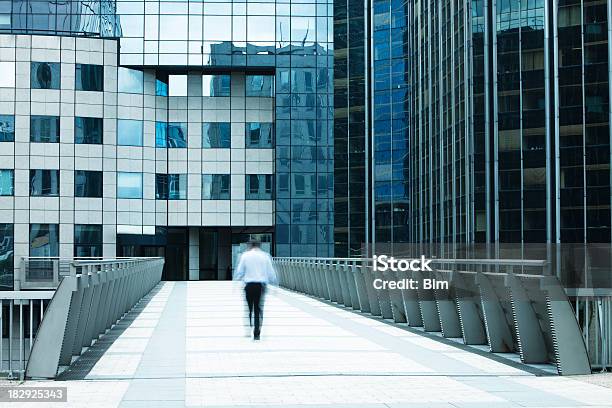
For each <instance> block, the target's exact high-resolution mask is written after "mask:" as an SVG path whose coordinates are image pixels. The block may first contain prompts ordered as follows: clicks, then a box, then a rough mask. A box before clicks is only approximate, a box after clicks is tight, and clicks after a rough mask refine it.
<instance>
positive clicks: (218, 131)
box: [202, 122, 232, 149]
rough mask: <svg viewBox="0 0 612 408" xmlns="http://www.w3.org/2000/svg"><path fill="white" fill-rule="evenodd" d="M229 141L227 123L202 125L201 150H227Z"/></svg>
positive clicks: (229, 128) (229, 133)
mask: <svg viewBox="0 0 612 408" xmlns="http://www.w3.org/2000/svg"><path fill="white" fill-rule="evenodd" d="M231 139H232V138H231V125H230V123H229V122H207V123H202V148H205V149H206V148H216V149H229V148H230V147H231Z"/></svg>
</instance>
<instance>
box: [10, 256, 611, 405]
mask: <svg viewBox="0 0 612 408" xmlns="http://www.w3.org/2000/svg"><path fill="white" fill-rule="evenodd" d="M275 262H276V267H277V271H278V274H279V279H280V283H281V287H273V288H270V289H269V291H268V293H267V295H266V302H265V308H264V321H263V330H262V338H261V341H253V340H252V339H251V334H250V328H249V325H248V320H247V319H246V310H245V309H246V307H245V304H244V299H243V297H244V294H243V291H242V285H241V284H240V283H237V282H160V276H161V268H162V265H163V261H162V260H161V259H129V260H125V259H124V260H113V261H72V262H68V263H67V264H66V266H64V267H63V268H62V267H60V265H59V264H58V266H57V267H54V268H53V270H54V271H55V272H57V273H58V274H59V273H61V272H59V271H61V270H62V269H63V270H65V271H67V272H66V274H65V275H63V276H54V278H53V281H56V282H59V286H58V289H57V290H56V291H55V292H45V293H43V292H40V293H34V292H25V294H24V293H23V292H22V293H20V294H19V296H21V298H20V299H15V300H13V301H11V302H9V304H10V310H9V311H8V313H4V315H7V316H9V321H8V322H6V317H5V318H4V319H5V323H4V326H3V320H2V317H0V331H2V332H3V333H4V332H6V331H7V330H5V328H6V324H7V323H8V324H9V326H8V328H9V330H8V332H9V335H8V338H9V339H11V340H10V341H8V343H7V342H6V341H4V340H3V342H2V343H0V363H3V364H2V366H1V367H0V371H4V372H8V373H9V375H11V374H13V375H15V374H19V375H20V376H25V377H26V378H27V379H28V381H27V382H26V383H25V386H34V385H43V386H49V385H54V386H58V385H60V386H65V387H67V389H68V406H79V404H82V405H83V406H88V407H90V406H101V407H107V406H125V407H130V406H134V407H136V406H138V407H141V406H147V407H149V406H164V407H167V406H170V407H172V406H213V407H230V406H262V407H263V406H270V405H276V406H282V407H292V406H310V407H312V406H322V405H329V404H333V405H334V406H344V407H357V408H359V407H363V408H366V407H368V408H369V407H400V406H411V407H412V406H427V407H478V406H487V407H488V406H491V404H493V406H557V407H574V406H578V405H580V406H609V404H610V401H611V400H612V388H605V387H601V386H598V385H594V384H592V383H591V382H592V381H593V378H594V377H592V376H578V377H576V376H574V377H572V376H570V375H571V374H586V373H587V372H590V370H591V361H593V356H589V355H588V351H587V347H586V346H585V341H584V339H583V335H582V333H581V330H580V327H579V326H578V324H577V321H576V318H575V317H574V314H573V313H574V312H573V310H572V307H571V305H570V303H569V301H568V298H567V296H566V294H565V292H564V291H563V288H562V287H561V286H560V284H559V281H558V280H557V279H556V278H555V277H554V276H551V275H549V274H547V273H546V271H544V270H542V268H544V267H545V263H542V262H535V263H534V262H525V261H521V262H520V263H516V262H512V261H507V262H506V263H505V264H503V265H502V264H500V263H499V261H482V262H476V263H475V261H469V262H465V261H461V260H453V261H446V260H436V265H435V271H436V272H435V273H431V274H424V273H418V272H415V273H410V272H407V275H406V274H403V273H395V272H394V273H391V274H389V273H387V272H385V273H379V272H378V271H374V270H373V269H372V268H371V267H369V265H367V264H366V261H363V260H346V259H344V260H337V259H335V260H334V259H306V258H304V259H296V258H286V259H283V258H277V259H276V260H275ZM33 270H35V269H33ZM25 272H26V273H25V276H26V277H27V276H30V275H31V276H35V273H31V274H30V275H28V269H26V270H25ZM55 272H54V273H55ZM424 277H429V278H437V279H439V280H447V281H449V282H450V283H451V285H450V286H451V288H452V289H451V290H436V291H431V290H430V291H422V290H375V289H374V286H373V285H372V282H373V280H375V279H383V280H385V279H389V280H393V279H395V280H398V279H407V278H413V279H423V278H424ZM24 283H25V284H27V283H28V282H24ZM27 294H29V295H27ZM26 295H27V296H30V298H27V297H25V296H26ZM36 296H38V298H36ZM45 296H48V297H51V296H52V299H51V300H50V301H45V300H44V298H45ZM0 299H2V298H1V297H0ZM24 299H25V300H24ZM608 301H609V299H608ZM2 302H3V308H5V307H4V306H6V303H5V301H2ZM39 305H40V307H39ZM602 305H603V307H600V308H599V309H597V310H598V312H597V313H591V316H595V317H597V316H600V317H601V316H603V317H605V316H607V315H606V314H605V313H603V312H601V311H602V310H603V311H604V312H605V311H606V310H608V309H606V308H607V307H609V305H608V304H606V303H602ZM5 309H6V308H5ZM43 309H44V313H43ZM591 310H593V309H591ZM43 316H44V318H43ZM28 317H29V319H28ZM15 319H17V320H15ZM16 321H17V322H18V323H15V322H16ZM601 327H602V328H600V329H599V330H601V331H600V332H598V333H603V334H606V335H607V334H609V333H608V332H609V326H604V325H602V326H601ZM587 334H588V333H587ZM3 336H4V335H3ZM4 337H6V336H4ZM599 337H601V338H599V339H598V341H600V343H597V342H592V341H591V342H589V344H595V345H601V344H603V345H604V346H606V347H609V340H607V339H608V338H609V337H605V336H599ZM3 350H4V352H3ZM596 350H597V355H596V356H595V357H596V359H599V360H597V361H604V362H605V361H607V360H605V359H606V358H608V357H607V355H606V354H605V353H609V348H601V347H600V346H597V349H596ZM601 350H603V351H605V353H603V354H602V353H600V351H601ZM7 352H8V361H6V354H7ZM3 353H4V354H3ZM3 356H5V357H3ZM15 356H18V358H17V359H15ZM7 363H8V365H7ZM559 374H563V376H560V375H559ZM44 378H46V379H47V380H44ZM602 378H606V377H602ZM51 379H55V381H53V380H51ZM51 381H53V382H51ZM608 381H609V380H608ZM611 385H612V384H611ZM3 406H4V405H3ZM20 406H21V405H20ZM58 406H59V405H58Z"/></svg>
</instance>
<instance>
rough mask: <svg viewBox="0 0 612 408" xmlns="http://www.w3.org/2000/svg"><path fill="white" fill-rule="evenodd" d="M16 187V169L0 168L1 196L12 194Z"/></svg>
mask: <svg viewBox="0 0 612 408" xmlns="http://www.w3.org/2000/svg"><path fill="white" fill-rule="evenodd" d="M14 189H15V171H14V170H12V169H4V170H0V196H12V195H13V194H14ZM0 245H1V244H0Z"/></svg>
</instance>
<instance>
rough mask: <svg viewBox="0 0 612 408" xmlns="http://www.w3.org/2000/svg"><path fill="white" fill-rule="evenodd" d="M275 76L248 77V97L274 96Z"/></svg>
mask: <svg viewBox="0 0 612 408" xmlns="http://www.w3.org/2000/svg"><path fill="white" fill-rule="evenodd" d="M273 84H274V76H272V75H247V76H246V96H263V97H271V96H274V86H273Z"/></svg>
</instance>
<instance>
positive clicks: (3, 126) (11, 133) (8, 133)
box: [0, 75, 15, 142]
mask: <svg viewBox="0 0 612 408" xmlns="http://www.w3.org/2000/svg"><path fill="white" fill-rule="evenodd" d="M0 77H2V76H1V75H0ZM13 141H15V116H14V115H0V142H13Z"/></svg>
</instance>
